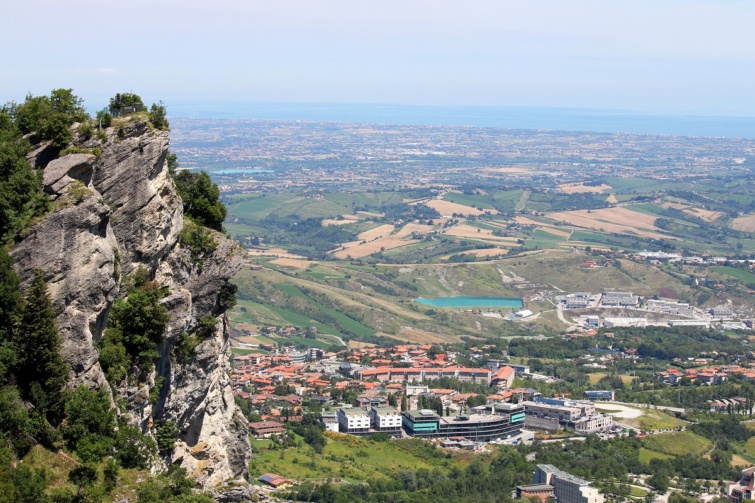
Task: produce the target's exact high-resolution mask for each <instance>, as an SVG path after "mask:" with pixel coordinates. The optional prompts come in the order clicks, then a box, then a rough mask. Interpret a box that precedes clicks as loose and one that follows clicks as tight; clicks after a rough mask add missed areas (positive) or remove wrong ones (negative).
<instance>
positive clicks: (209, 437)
mask: <svg viewBox="0 0 755 503" xmlns="http://www.w3.org/2000/svg"><path fill="white" fill-rule="evenodd" d="M219 354H221V355H224V356H225V358H218V355H219ZM228 357H230V344H229V340H228V332H227V330H226V320H225V316H222V317H220V318H219V319H218V323H217V326H216V330H215V333H214V335H213V336H212V337H210V338H208V339H207V340H206V341H204V342H202V343H201V344H200V345H199V346H198V347H197V351H196V354H195V356H194V358H193V359H192V361H190V362H187V363H186V364H185V365H182V364H180V363H176V364H174V365H173V367H172V369H171V372H170V377H169V378H170V383H171V389H173V390H174V391H173V392H172V393H171V394H170V395H169V396H168V397H167V399H166V401H165V404H164V410H163V418H166V419H168V420H172V421H174V422H175V423H176V424H181V425H185V427H184V428H183V429H181V431H180V433H179V437H178V441H177V442H176V449H175V451H174V454H173V462H180V463H181V465H182V466H183V467H184V468H186V469H187V471H188V473H189V474H190V476H192V477H194V478H196V479H197V480H199V481H200V482H201V483H203V485H205V486H214V485H217V484H218V483H219V482H222V481H223V480H226V479H228V478H231V477H233V476H234V475H235V474H238V473H242V472H243V471H245V470H246V465H247V462H248V461H249V457H248V452H249V441H248V439H247V428H246V420H245V419H244V417H243V415H242V414H241V413H240V412H239V411H238V410H237V409H236V408H235V407H233V406H232V404H233V392H232V390H231V383H230V380H229V377H228V372H229V371H230V366H229V363H228V362H229V359H228ZM208 382H209V386H207V385H206V383H208ZM187 404H190V406H188V407H187Z"/></svg>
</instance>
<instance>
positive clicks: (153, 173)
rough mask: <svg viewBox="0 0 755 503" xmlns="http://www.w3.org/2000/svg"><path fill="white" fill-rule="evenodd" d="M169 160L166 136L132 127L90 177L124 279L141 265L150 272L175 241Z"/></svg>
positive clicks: (178, 209) (179, 214) (176, 208)
mask: <svg viewBox="0 0 755 503" xmlns="http://www.w3.org/2000/svg"><path fill="white" fill-rule="evenodd" d="M167 154H168V133H167V132H164V131H157V132H154V131H153V132H150V131H147V130H146V127H145V126H144V124H143V123H133V124H130V125H129V126H127V127H126V137H125V138H124V139H123V140H122V141H120V142H112V141H111V142H109V143H108V144H107V148H105V149H103V151H102V158H101V160H100V163H99V165H98V169H97V170H96V171H95V173H94V177H93V179H92V183H93V185H94V187H95V188H96V189H97V190H98V191H99V193H100V194H102V196H103V197H104V198H105V201H107V203H108V204H109V205H110V206H111V208H112V209H113V213H112V215H111V225H112V227H113V231H114V232H115V235H116V236H117V237H118V245H119V246H120V250H121V259H122V268H123V273H124V274H131V273H133V272H134V270H135V269H136V268H137V267H139V266H140V265H143V266H146V267H147V268H148V269H150V270H154V269H155V268H156V267H157V265H158V264H159V262H160V260H161V259H162V258H163V257H164V256H165V255H166V254H167V253H168V251H169V250H170V249H171V248H172V247H173V246H174V245H175V244H176V242H177V241H178V235H179V233H180V232H181V228H182V226H183V208H182V204H181V201H180V198H179V197H178V195H177V194H176V190H175V187H174V185H173V182H172V181H171V179H170V175H169V174H168V170H167V166H166V163H165V157H166V155H167ZM45 171H46V170H45Z"/></svg>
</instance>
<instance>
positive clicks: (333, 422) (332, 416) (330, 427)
mask: <svg viewBox="0 0 755 503" xmlns="http://www.w3.org/2000/svg"><path fill="white" fill-rule="evenodd" d="M321 417H322V423H323V424H324V425H325V430H326V431H332V432H334V433H338V413H337V412H323V413H322V414H321Z"/></svg>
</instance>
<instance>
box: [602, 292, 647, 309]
mask: <svg viewBox="0 0 755 503" xmlns="http://www.w3.org/2000/svg"><path fill="white" fill-rule="evenodd" d="M600 305H601V306H603V307H637V306H639V305H640V298H639V297H638V296H637V295H635V294H633V293H632V292H614V291H609V290H607V291H604V292H603V295H602V297H601V298H600Z"/></svg>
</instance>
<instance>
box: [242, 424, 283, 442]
mask: <svg viewBox="0 0 755 503" xmlns="http://www.w3.org/2000/svg"><path fill="white" fill-rule="evenodd" d="M249 431H251V432H252V435H254V438H270V436H271V435H280V434H281V433H283V432H285V431H286V428H284V427H283V425H281V424H280V423H276V422H275V421H259V422H256V423H249Z"/></svg>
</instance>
